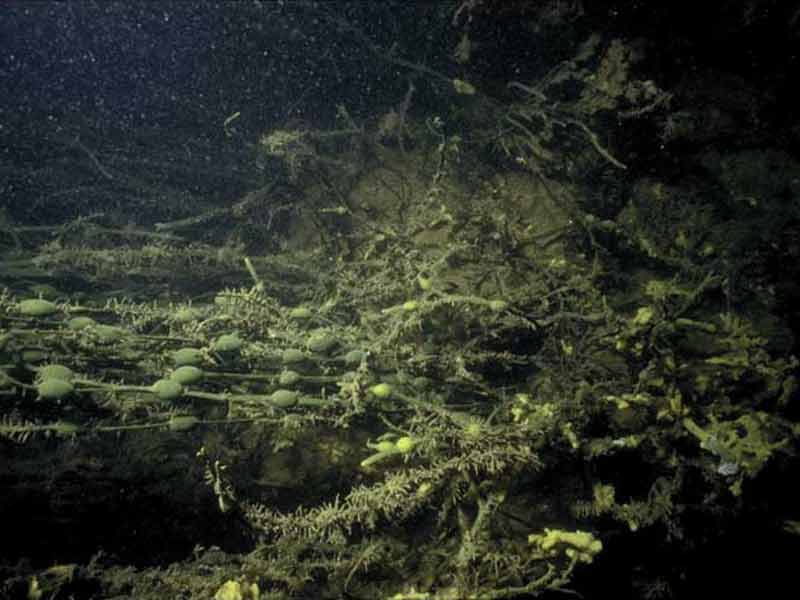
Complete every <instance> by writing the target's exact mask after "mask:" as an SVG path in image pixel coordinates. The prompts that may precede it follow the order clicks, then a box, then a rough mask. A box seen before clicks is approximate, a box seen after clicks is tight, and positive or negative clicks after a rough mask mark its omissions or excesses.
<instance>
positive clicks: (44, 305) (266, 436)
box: [0, 3, 800, 600]
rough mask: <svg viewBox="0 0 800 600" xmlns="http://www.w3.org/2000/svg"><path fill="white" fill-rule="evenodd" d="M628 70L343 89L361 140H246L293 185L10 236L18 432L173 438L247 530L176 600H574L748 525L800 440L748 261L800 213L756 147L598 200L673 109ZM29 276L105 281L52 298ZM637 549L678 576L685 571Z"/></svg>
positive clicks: (10, 373) (463, 48)
mask: <svg viewBox="0 0 800 600" xmlns="http://www.w3.org/2000/svg"><path fill="white" fill-rule="evenodd" d="M464 4H465V5H466V4H469V3H464ZM468 35H469V34H468V31H467V30H464V33H463V37H461V38H460V41H459V44H458V47H457V48H456V52H457V58H458V59H459V61H463V62H462V64H466V63H467V62H468V61H469V59H470V52H471V50H470V49H469V47H468V45H469V44H468V42H469V37H468ZM376 52H377V50H376ZM383 58H384V59H385V60H389V61H391V60H393V58H392V57H391V56H390V55H388V54H387V55H386V56H384V57H383ZM634 62H635V52H634V51H633V50H632V49H631V48H630V47H628V46H626V44H625V43H624V42H623V41H621V40H611V41H608V40H604V39H602V38H601V37H600V36H591V37H590V38H589V39H588V40H587V41H586V42H585V43H584V44H582V45H580V46H579V47H578V48H577V50H576V54H575V56H574V57H572V58H570V59H569V60H566V61H564V62H563V63H561V64H559V65H557V67H556V68H554V69H553V70H551V71H550V72H549V74H548V76H547V77H546V78H543V79H542V80H540V81H527V82H511V83H510V84H509V86H508V89H507V93H506V95H505V96H504V97H503V98H498V97H496V96H492V95H491V94H490V93H488V92H483V91H482V90H481V85H480V83H479V82H477V81H475V82H470V81H467V80H466V79H462V78H459V79H453V80H452V86H451V87H449V88H447V89H445V90H443V89H441V88H440V90H439V94H440V98H441V103H440V105H439V106H436V107H430V106H428V107H426V108H423V107H415V108H416V110H415V111H414V113H413V115H412V114H411V113H410V112H409V108H410V105H412V103H413V91H411V92H409V93H408V94H406V96H405V97H404V101H405V103H406V105H405V107H403V106H401V107H400V108H397V109H391V110H389V111H388V112H386V113H384V114H382V115H378V117H379V118H377V119H374V118H373V119H365V120H362V119H359V118H356V117H354V116H351V115H350V114H349V112H348V110H347V106H346V105H341V106H339V107H338V114H339V117H340V120H341V122H342V127H341V128H338V129H336V128H333V129H330V130H314V129H310V128H302V129H291V128H279V129H275V130H270V131H266V132H262V134H261V135H260V137H259V139H260V141H259V142H258V144H256V145H255V146H254V147H253V148H251V150H252V152H253V153H255V154H256V155H257V156H258V157H260V159H264V160H270V161H273V162H272V163H271V164H272V165H273V169H274V173H275V175H274V178H275V180H276V181H279V182H291V186H292V190H293V192H292V194H291V200H289V196H288V194H287V193H286V191H285V190H286V189H287V188H282V187H281V186H282V185H283V183H280V184H276V183H272V182H271V183H270V184H269V185H266V186H265V187H263V188H261V189H259V190H258V191H257V192H252V193H249V194H247V195H246V196H245V197H244V198H242V199H240V200H238V201H237V202H235V203H233V204H231V205H230V206H228V207H226V208H225V209H219V208H215V209H213V210H209V211H203V212H198V213H197V214H192V213H191V212H187V213H186V214H183V215H177V216H176V218H175V219H174V220H172V221H170V222H162V223H158V224H156V225H155V226H154V227H153V228H152V230H150V231H149V232H147V234H146V235H145V233H144V232H139V233H141V235H139V234H137V233H136V232H135V231H133V230H125V229H124V228H120V229H118V230H117V232H118V234H119V240H122V241H123V242H124V243H120V244H114V245H113V247H110V246H109V245H108V244H107V243H106V242H105V241H103V240H105V239H107V238H106V237H105V236H102V235H99V234H98V235H94V234H95V233H97V230H96V229H95V227H96V224H95V223H94V222H93V221H92V219H83V220H81V219H79V220H75V221H68V222H65V223H64V224H62V225H61V226H59V227H58V228H56V229H55V230H54V234H53V235H54V237H53V239H51V240H50V241H48V242H43V243H42V242H41V241H40V240H39V241H29V242H24V241H20V244H23V243H24V244H26V245H27V247H28V256H27V257H26V258H15V259H14V261H13V265H14V270H13V273H12V271H11V270H9V271H8V273H12V275H10V276H8V277H6V278H4V280H3V283H4V284H5V286H6V288H5V289H4V291H2V292H1V293H0V327H2V329H1V330H0V394H2V397H3V403H2V408H0V411H2V417H1V418H0V435H2V436H4V437H5V438H8V439H9V440H12V441H14V442H15V443H19V444H21V443H26V444H32V443H36V440H41V439H44V438H45V437H48V436H49V437H50V438H55V440H56V442H55V443H58V444H67V443H73V444H78V445H80V444H90V443H91V440H93V439H96V438H97V437H98V436H105V435H111V434H114V435H124V436H137V435H141V436H144V435H168V434H179V435H181V436H185V437H182V438H181V440H180V443H182V444H184V445H185V446H186V447H188V448H190V449H191V450H192V452H191V454H192V455H195V454H196V460H197V461H198V463H199V464H200V465H201V466H202V468H203V471H204V473H205V482H203V481H197V482H196V484H197V486H198V487H201V486H208V488H207V489H208V492H209V493H210V494H209V495H210V496H211V495H213V497H210V498H207V500H208V501H210V502H216V503H217V504H218V507H219V509H220V519H234V518H237V519H241V520H242V521H243V522H244V523H246V526H247V527H248V529H249V532H250V533H251V535H252V539H253V540H254V545H253V547H252V548H251V549H250V550H248V551H247V552H245V553H243V554H242V555H241V556H240V557H239V558H238V560H237V561H236V562H235V563H226V564H225V565H224V566H220V567H219V568H216V567H215V570H214V571H213V574H211V575H209V576H207V577H205V578H200V577H190V576H189V575H188V574H187V575H186V576H184V577H183V578H181V577H179V576H177V575H175V574H174V573H173V574H167V573H166V572H165V573H163V574H162V575H161V576H160V577H161V579H160V580H159V581H160V583H159V585H161V586H164V588H162V591H163V589H171V590H173V592H174V594H173V595H174V597H177V593H178V592H177V590H178V589H184V590H186V589H191V590H192V593H195V594H197V596H196V597H212V595H213V594H216V595H215V596H213V597H215V598H218V599H221V600H225V599H231V600H233V599H238V598H259V597H260V598H270V599H278V598H292V597H305V598H311V597H315V598H343V597H347V598H364V599H366V598H370V599H378V598H383V599H385V600H449V599H450V600H455V599H462V598H463V599H467V598H469V599H481V600H484V599H495V598H497V599H500V598H515V597H528V596H524V595H525V594H536V593H539V592H543V591H545V590H558V589H568V588H569V586H570V583H571V582H573V581H574V579H575V578H576V576H577V575H578V574H579V573H580V572H581V571H582V570H586V569H592V568H595V566H596V565H597V562H598V561H597V560H596V559H598V557H603V555H604V553H606V552H607V551H608V550H607V544H606V548H604V540H606V539H609V538H617V539H619V538H620V537H632V538H633V537H635V536H636V535H638V534H641V533H642V532H643V531H645V530H647V531H649V532H650V534H651V537H650V538H649V539H651V540H657V542H656V543H657V544H658V545H659V547H661V548H671V549H672V550H673V551H680V550H681V549H685V548H690V547H692V545H693V544H694V541H693V536H694V535H695V531H694V530H693V527H695V526H696V524H697V523H698V522H702V521H704V520H705V521H706V522H708V523H717V524H719V526H720V527H726V526H728V525H729V524H730V523H732V522H734V521H735V519H736V517H737V515H738V514H741V513H742V512H743V511H746V510H747V506H748V504H747V503H748V501H749V499H750V498H752V497H754V496H756V495H757V494H758V490H759V486H760V484H761V481H762V479H761V477H762V473H763V472H764V471H765V469H767V468H768V467H771V466H772V467H775V468H778V469H780V468H782V467H781V466H782V465H787V464H789V463H790V461H792V460H793V456H794V451H795V448H796V440H797V435H798V433H800V426H798V424H797V423H796V422H794V421H793V420H792V419H791V418H790V416H789V411H790V409H791V404H792V402H796V379H795V376H794V372H795V370H796V367H797V361H796V360H795V358H794V357H793V356H791V354H790V348H791V343H792V342H791V335H790V333H789V330H788V326H787V324H786V323H784V322H782V321H781V320H780V318H777V317H774V316H772V315H773V311H774V308H775V296H774V294H772V293H771V291H770V289H769V282H768V280H767V279H766V276H764V275H763V269H760V268H761V267H764V263H763V261H764V260H766V259H765V258H764V257H763V255H758V254H756V253H751V252H748V251H747V248H753V247H755V246H754V244H753V240H754V237H755V236H757V235H758V234H757V233H754V229H760V230H762V231H767V230H770V228H771V229H772V230H774V228H776V227H778V228H779V227H781V226H782V225H783V224H785V223H786V222H788V221H790V220H792V219H797V218H798V217H800V215H798V214H797V209H795V208H792V207H786V206H784V207H783V209H782V210H774V209H773V208H772V207H771V206H770V202H771V199H770V197H769V196H768V195H767V196H765V197H762V198H760V199H759V204H756V205H753V204H752V203H748V202H744V203H742V202H740V199H741V197H742V195H744V194H746V195H747V196H748V197H750V196H753V195H755V194H757V193H758V192H757V191H754V190H752V189H749V190H745V189H744V188H745V187H746V186H747V185H748V183H747V182H748V181H752V180H755V179H756V174H753V173H748V172H747V171H746V170H747V169H748V168H751V169H754V170H758V169H759V168H760V166H759V164H758V161H756V160H751V161H744V162H736V161H734V160H733V159H731V160H730V161H728V162H726V161H724V160H717V161H716V162H715V163H714V165H715V167H716V168H718V175H717V177H718V182H720V183H718V184H716V185H717V186H718V187H717V191H716V193H717V194H719V193H720V192H719V186H726V187H727V188H728V189H729V190H730V193H729V196H726V197H728V198H731V200H730V203H729V205H728V206H727V210H724V211H723V210H719V208H718V206H719V204H718V203H719V200H718V198H716V197H712V196H710V195H709V196H704V195H703V194H702V193H699V192H696V191H692V192H691V193H690V192H689V190H688V189H683V188H681V187H680V186H678V185H674V184H668V183H664V182H661V181H659V180H657V179H655V178H638V179H636V181H635V182H633V183H630V184H629V185H628V187H627V188H626V190H627V192H626V193H625V194H624V195H623V194H621V193H620V197H617V198H615V199H613V202H614V203H616V207H617V208H616V209H612V208H609V205H608V204H607V205H603V204H602V202H603V200H598V195H600V192H597V190H596V189H595V188H593V187H592V186H593V183H592V182H590V181H588V180H587V179H583V178H582V177H581V176H580V175H579V174H577V173H578V172H580V171H584V172H586V173H592V174H593V175H594V176H595V177H602V178H605V180H606V181H607V182H610V181H617V182H621V181H622V177H623V174H624V173H626V170H627V168H628V167H629V165H628V164H626V162H625V161H623V159H621V158H620V157H618V156H616V154H615V152H614V151H613V150H612V149H611V145H610V144H606V143H605V142H602V141H601V140H604V139H607V137H606V136H605V135H601V134H600V132H601V130H602V128H603V127H604V123H606V122H607V119H608V118H609V117H612V118H617V117H619V118H629V117H630V115H634V114H635V115H637V116H639V117H642V118H646V117H649V116H651V115H652V114H656V113H657V112H658V111H659V110H664V102H666V96H667V95H668V94H666V92H664V91H662V90H660V89H658V88H657V87H656V86H655V84H653V83H652V82H651V81H642V80H638V79H636V77H635V76H634V75H633V74H632V73H631V69H632V65H633V64H634ZM414 66H415V65H410V68H411V67H414ZM412 71H413V69H412ZM428 71H429V70H428V69H427V68H423V67H421V66H418V68H417V69H416V73H417V75H419V77H420V79H421V81H425V80H429V82H432V84H433V85H437V86H442V80H441V78H442V76H440V75H439V74H438V73H437V72H428ZM416 85H417V86H421V85H423V83H421V82H417V84H416ZM564 85H569V86H571V89H573V92H574V91H575V90H577V93H573V94H572V95H571V96H570V97H568V98H566V99H562V102H558V103H557V102H554V101H553V98H555V97H558V98H561V96H559V93H560V92H559V90H560V88H561V86H564ZM401 109H402V110H401ZM221 120H222V119H220V121H221ZM230 122H231V123H232V122H233V120H231V121H230ZM227 125H228V122H226V126H227ZM226 131H228V130H226ZM228 133H230V132H229V131H228ZM231 135H233V134H231ZM794 168H795V176H797V175H798V173H797V166H796V165H795V166H794ZM786 177H788V175H786ZM615 185H618V186H620V187H621V186H622V183H617V184H615ZM620 187H615V186H614V185H609V186H608V188H607V189H608V190H609V191H608V192H607V193H608V194H609V195H613V194H614V193H615V192H614V190H618V189H620ZM709 193H710V192H709ZM605 201H606V202H608V203H609V204H611V203H612V199H609V198H605ZM715 202H717V204H715ZM245 223H249V225H248V226H247V227H245V225H244V224H245ZM253 223H255V225H253ZM746 223H749V225H747V224H746ZM753 224H756V225H755V227H754V226H753ZM76 231H83V232H84V235H81V236H76V235H74V234H75V232H76ZM17 239H19V240H25V233H24V232H21V233H18V235H17ZM38 239H39V238H37V240H38ZM8 260H9V261H11V259H10V258H9V259H8ZM9 264H10V262H9ZM26 268H30V269H31V271H30V273H31V277H33V278H34V279H35V278H38V277H41V273H42V271H43V270H49V271H51V272H59V273H62V274H63V273H66V276H63V275H62V279H61V281H62V285H67V284H65V283H64V281H65V280H66V281H72V282H79V283H80V285H78V283H75V285H74V287H75V288H76V289H78V288H80V289H82V290H88V291H81V292H80V293H77V292H64V293H60V292H58V290H55V296H54V297H51V298H50V299H47V300H46V299H44V297H43V294H40V293H34V292H31V291H30V290H28V289H26V287H25V286H26V285H29V283H25V282H26V281H27V282H29V281H30V279H26V277H25V276H24V273H25V269H26ZM134 281H135V283H134ZM53 285H56V284H55V283H54V284H53ZM67 286H68V285H67ZM288 456H291V459H285V458H283V457H288ZM237 463H241V464H247V465H249V467H248V469H249V470H248V469H243V468H237ZM256 480H258V481H256ZM310 481H315V482H319V481H325V482H326V483H325V485H321V486H320V487H319V489H315V490H313V491H310V490H309V489H308V482H310ZM270 482H272V484H271V483H270ZM265 487H266V488H267V489H271V490H272V491H271V493H269V494H262V493H261V492H263V491H264V489H265ZM782 518H783V519H789V518H791V515H788V514H787V515H782ZM643 565H645V566H644V567H643V569H642V570H641V571H640V572H639V577H640V578H641V581H640V582H639V584H640V585H641V588H642V589H645V590H650V592H651V593H653V594H655V593H656V592H657V591H658V590H662V591H663V586H664V585H666V584H665V583H664V581H665V580H666V579H668V578H669V577H672V576H673V575H674V573H661V572H659V571H658V570H657V568H655V567H654V565H653V564H651V563H648V562H647V561H646V560H643ZM187 569H189V567H187ZM201 580H202V581H201ZM35 585H36V586H39V585H40V584H39V583H36V584H35ZM31 586H34V584H33V583H31ZM170 586H172V587H170ZM181 586H182V587H181ZM30 593H33V594H34V596H35V591H34V592H30ZM203 594H205V596H204V595H203ZM142 597H143V596H142ZM164 597H168V595H167V596H164ZM193 597H195V596H193ZM653 597H655V596H653Z"/></svg>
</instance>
